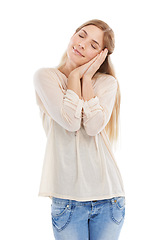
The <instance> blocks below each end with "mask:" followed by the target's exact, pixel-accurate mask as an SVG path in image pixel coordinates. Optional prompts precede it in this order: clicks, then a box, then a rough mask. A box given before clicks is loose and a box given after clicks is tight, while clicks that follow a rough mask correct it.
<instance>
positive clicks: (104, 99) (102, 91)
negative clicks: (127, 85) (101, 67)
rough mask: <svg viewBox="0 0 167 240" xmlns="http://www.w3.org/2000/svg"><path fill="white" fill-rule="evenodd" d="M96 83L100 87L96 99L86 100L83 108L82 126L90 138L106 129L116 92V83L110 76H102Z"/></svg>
mask: <svg viewBox="0 0 167 240" xmlns="http://www.w3.org/2000/svg"><path fill="white" fill-rule="evenodd" d="M98 81H100V83H99V84H100V85H99V87H98V91H97V94H96V97H95V98H91V99H89V100H86V101H85V102H84V106H83V109H84V112H83V125H84V127H85V131H86V132H87V134H88V135H90V136H95V135H96V134H98V133H100V132H101V131H102V130H103V129H104V128H105V127H106V125H107V123H108V122H109V120H110V117H111V114H112V110H113V107H114V103H115V97H116V92H117V81H116V79H115V78H114V77H112V76H110V75H106V77H104V74H103V77H101V79H98ZM85 92H86V91H85ZM88 92H89V91H88ZM92 96H93V95H92Z"/></svg>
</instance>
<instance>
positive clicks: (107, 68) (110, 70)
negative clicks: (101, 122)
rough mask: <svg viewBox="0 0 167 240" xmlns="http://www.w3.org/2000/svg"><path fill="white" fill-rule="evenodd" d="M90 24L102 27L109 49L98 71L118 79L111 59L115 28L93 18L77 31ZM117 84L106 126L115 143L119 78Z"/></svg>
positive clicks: (117, 121) (118, 106) (65, 56)
mask: <svg viewBox="0 0 167 240" xmlns="http://www.w3.org/2000/svg"><path fill="white" fill-rule="evenodd" d="M88 25H94V26H96V27H98V28H100V29H101V30H102V31H103V32H104V40H103V43H104V48H107V49H108V55H107V57H106V59H105V61H104V62H103V64H102V65H101V66H100V68H99V69H98V70H97V72H100V73H105V74H109V75H111V76H113V77H114V78H115V79H116V80H117V78H116V76H115V70H114V67H113V64H112V62H111V59H110V54H112V53H113V51H114V48H115V38H114V32H113V30H112V29H111V28H110V27H109V26H108V24H107V23H105V22H103V21H101V20H98V19H93V20H90V21H87V22H85V23H84V24H82V25H81V26H80V27H78V28H77V29H76V31H75V33H77V32H78V31H80V30H81V29H82V28H83V27H85V26H88ZM104 48H103V49H104ZM66 59H67V52H65V53H64V55H63V56H62V59H61V62H60V64H59V66H58V68H60V67H62V66H64V65H65V63H66ZM97 72H96V73H97ZM96 73H95V74H96ZM117 85H118V87H117V93H116V98H115V103H114V107H113V111H112V114H111V117H110V120H109V122H108V123H107V125H106V127H105V130H106V133H108V137H109V139H110V141H112V142H113V143H116V142H117V140H118V132H119V113H120V100H121V94H120V87H119V83H118V80H117Z"/></svg>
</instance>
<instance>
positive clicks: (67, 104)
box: [34, 68, 83, 131]
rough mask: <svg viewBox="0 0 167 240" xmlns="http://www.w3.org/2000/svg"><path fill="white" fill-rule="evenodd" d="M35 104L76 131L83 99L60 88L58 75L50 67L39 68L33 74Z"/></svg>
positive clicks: (72, 92)
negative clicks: (36, 99) (37, 99)
mask: <svg viewBox="0 0 167 240" xmlns="http://www.w3.org/2000/svg"><path fill="white" fill-rule="evenodd" d="M34 86H35V91H36V94H37V96H38V98H39V99H40V101H38V102H37V104H38V105H39V106H40V108H41V109H43V111H45V112H46V113H47V114H48V115H49V116H50V117H51V118H52V119H53V120H54V121H56V122H57V123H58V124H60V125H61V126H62V127H63V128H65V129H66V130H68V131H77V130H78V129H79V128H80V125H81V110H82V105H83V100H81V99H80V98H79V96H78V95H77V94H76V93H75V92H74V91H73V90H72V89H67V90H66V91H65V90H64V91H63V90H62V89H61V88H60V86H59V79H58V76H57V75H56V74H55V72H53V70H52V69H47V68H40V69H39V70H37V71H36V72H35V74H34Z"/></svg>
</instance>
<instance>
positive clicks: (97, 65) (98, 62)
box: [83, 48, 108, 78]
mask: <svg viewBox="0 0 167 240" xmlns="http://www.w3.org/2000/svg"><path fill="white" fill-rule="evenodd" d="M107 53H108V49H107V48H105V49H104V50H102V51H101V52H100V54H98V56H97V58H96V60H95V61H94V62H93V63H92V64H91V65H90V67H89V68H88V69H87V71H86V72H85V73H84V75H83V78H85V77H86V78H92V77H93V75H94V74H95V73H96V71H97V70H98V69H99V68H100V66H101V65H102V63H103V62H104V60H105V59H106V56H107Z"/></svg>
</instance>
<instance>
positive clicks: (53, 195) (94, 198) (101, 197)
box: [38, 192, 125, 201]
mask: <svg viewBox="0 0 167 240" xmlns="http://www.w3.org/2000/svg"><path fill="white" fill-rule="evenodd" d="M38 196H39V197H49V198H51V199H52V197H55V198H62V199H70V200H75V201H94V200H104V199H109V198H114V197H125V193H124V192H121V193H115V194H109V195H105V196H96V197H91V198H90V197H88V198H77V197H72V196H66V195H61V194H54V193H39V194H38Z"/></svg>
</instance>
